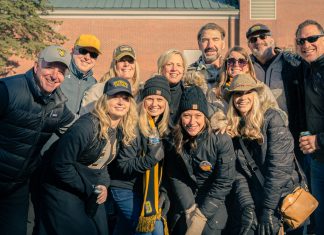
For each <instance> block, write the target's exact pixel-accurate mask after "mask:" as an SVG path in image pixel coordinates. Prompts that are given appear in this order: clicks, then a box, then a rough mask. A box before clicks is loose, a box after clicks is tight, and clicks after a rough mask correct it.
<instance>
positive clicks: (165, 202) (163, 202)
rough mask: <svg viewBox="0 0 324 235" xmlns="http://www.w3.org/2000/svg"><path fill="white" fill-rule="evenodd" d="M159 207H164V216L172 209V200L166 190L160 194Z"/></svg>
mask: <svg viewBox="0 0 324 235" xmlns="http://www.w3.org/2000/svg"><path fill="white" fill-rule="evenodd" d="M159 208H161V209H162V216H165V215H166V214H167V213H168V211H169V209H170V200H169V197H168V195H167V193H165V192H161V193H160V196H159Z"/></svg>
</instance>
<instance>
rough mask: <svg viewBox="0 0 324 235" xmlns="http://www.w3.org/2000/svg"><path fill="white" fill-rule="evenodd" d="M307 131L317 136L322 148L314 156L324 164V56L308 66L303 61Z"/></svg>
mask: <svg viewBox="0 0 324 235" xmlns="http://www.w3.org/2000/svg"><path fill="white" fill-rule="evenodd" d="M303 68H304V78H305V80H304V82H305V104H306V106H305V107H306V108H305V110H306V112H305V113H306V120H307V130H308V131H310V132H311V133H312V134H316V135H317V143H318V145H319V147H320V149H319V150H317V151H316V152H315V153H314V154H312V155H313V157H314V158H315V159H317V160H319V161H323V162H324V118H323V116H324V55H322V56H321V57H319V58H318V59H317V60H316V61H314V62H312V63H310V64H308V63H306V61H303Z"/></svg>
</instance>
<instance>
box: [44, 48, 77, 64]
mask: <svg viewBox="0 0 324 235" xmlns="http://www.w3.org/2000/svg"><path fill="white" fill-rule="evenodd" d="M39 59H43V60H45V61H46V62H61V63H63V64H65V65H66V66H67V67H69V65H70V62H71V55H70V53H68V52H67V50H65V49H64V48H63V47H61V46H54V45H53V46H48V47H45V48H44V49H43V50H42V51H41V52H40V53H39Z"/></svg>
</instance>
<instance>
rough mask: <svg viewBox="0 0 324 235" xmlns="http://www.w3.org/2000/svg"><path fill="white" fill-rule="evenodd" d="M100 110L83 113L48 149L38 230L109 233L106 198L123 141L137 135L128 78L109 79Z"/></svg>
mask: <svg viewBox="0 0 324 235" xmlns="http://www.w3.org/2000/svg"><path fill="white" fill-rule="evenodd" d="M103 92H104V93H103V95H102V96H101V98H99V100H98V101H97V102H96V105H95V109H94V110H93V111H92V112H90V113H88V114H85V115H83V116H82V117H80V118H79V119H78V120H77V121H76V122H75V123H74V124H73V126H71V127H70V128H69V130H68V131H67V132H66V133H65V134H64V135H63V136H62V137H61V138H60V139H59V140H58V142H56V143H55V144H53V145H52V146H51V148H50V149H49V150H48V152H46V155H45V156H46V158H45V159H46V163H45V165H44V172H43V173H44V175H43V178H42V181H43V183H42V191H41V194H40V196H41V207H40V210H41V211H40V225H39V226H38V227H39V231H36V234H41V235H45V234H60V235H71V234H78V235H89V234H92V235H106V234H108V228H107V219H106V213H105V207H104V205H103V203H104V202H105V200H106V198H107V188H108V186H109V172H108V171H107V165H108V164H109V163H110V162H112V161H113V159H114V158H115V156H116V152H117V150H118V146H119V145H120V144H121V143H122V144H123V145H124V144H125V145H127V144H129V143H130V142H131V141H133V140H134V139H135V138H136V136H135V133H134V132H133V131H132V130H133V129H134V128H135V127H136V125H137V111H136V105H135V101H134V98H133V97H132V94H131V86H130V84H129V82H128V81H127V80H126V79H123V78H118V77H115V78H112V79H111V80H109V82H107V83H106V85H105V87H104V91H103Z"/></svg>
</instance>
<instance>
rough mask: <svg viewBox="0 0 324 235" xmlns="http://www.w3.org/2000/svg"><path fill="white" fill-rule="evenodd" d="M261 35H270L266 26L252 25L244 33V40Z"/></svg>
mask: <svg viewBox="0 0 324 235" xmlns="http://www.w3.org/2000/svg"><path fill="white" fill-rule="evenodd" d="M261 33H266V34H268V35H271V30H270V29H269V27H268V26H266V25H264V24H255V25H252V26H251V27H250V28H249V29H248V31H247V32H246V38H247V39H248V38H249V37H251V36H253V35H258V34H261Z"/></svg>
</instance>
